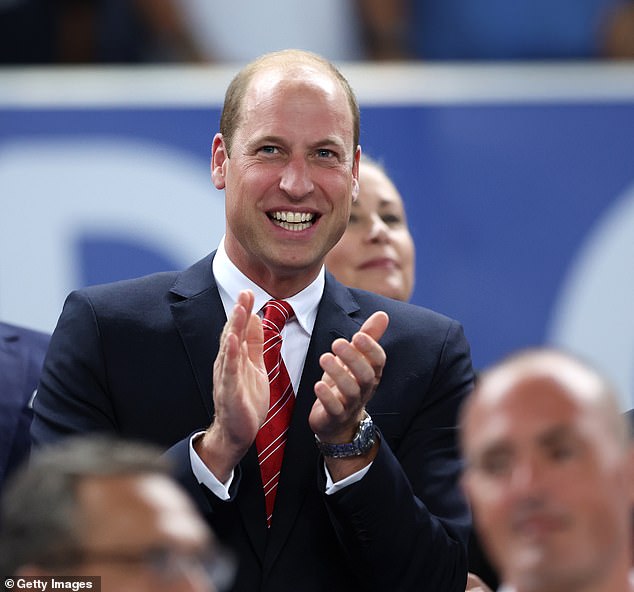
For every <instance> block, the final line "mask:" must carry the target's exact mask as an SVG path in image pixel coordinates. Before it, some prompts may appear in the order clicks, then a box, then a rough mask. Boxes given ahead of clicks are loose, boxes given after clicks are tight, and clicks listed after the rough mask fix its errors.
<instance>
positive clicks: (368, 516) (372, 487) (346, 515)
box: [32, 255, 473, 592]
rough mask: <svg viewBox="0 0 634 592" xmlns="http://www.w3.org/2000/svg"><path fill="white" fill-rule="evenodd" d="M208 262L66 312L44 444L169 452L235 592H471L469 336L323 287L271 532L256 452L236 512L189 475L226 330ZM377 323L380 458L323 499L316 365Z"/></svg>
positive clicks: (333, 285)
mask: <svg viewBox="0 0 634 592" xmlns="http://www.w3.org/2000/svg"><path fill="white" fill-rule="evenodd" d="M212 257H213V255H210V256H208V257H206V258H205V259H203V260H202V261H200V262H198V263H197V264H195V265H194V266H192V267H191V268H189V269H188V270H186V271H184V272H182V273H178V274H177V273H162V274H156V275H153V276H148V277H145V278H140V279H137V280H131V281H126V282H120V283H117V284H111V285H107V286H98V287H92V288H88V289H85V290H81V291H79V292H75V293H73V294H71V295H70V296H69V298H68V300H67V302H66V304H65V307H64V310H63V312H62V315H61V317H60V320H59V323H58V326H57V329H56V330H55V333H54V334H53V338H52V342H51V347H50V350H49V352H50V353H49V355H48V357H47V360H46V364H45V368H44V371H43V374H42V380H41V384H40V387H39V389H38V396H37V399H36V402H35V420H34V423H33V427H32V434H33V437H34V440H35V442H36V443H38V444H42V443H45V442H50V441H52V440H55V439H57V438H59V437H60V436H64V435H66V434H70V433H74V432H89V431H110V432H116V433H118V434H120V435H122V436H126V437H134V438H141V439H144V440H149V441H151V442H155V443H158V444H160V445H162V446H164V447H166V448H167V447H170V446H173V448H172V450H171V452H170V454H171V455H172V456H173V457H174V458H176V459H177V467H178V470H179V476H180V480H181V481H182V482H183V483H184V484H185V486H186V487H187V488H188V490H189V491H190V492H191V493H192V495H193V496H194V498H195V499H196V500H197V502H198V505H199V507H200V508H201V510H202V511H203V513H204V514H205V516H206V517H207V519H208V520H209V522H210V524H211V525H212V527H213V528H214V530H215V531H216V533H217V535H218V536H219V537H220V539H221V540H223V541H224V542H225V543H226V544H227V545H229V546H230V547H232V548H233V549H234V550H235V551H236V552H237V554H238V556H239V558H240V569H239V575H238V581H237V584H236V590H240V591H245V592H247V591H248V592H253V591H255V590H266V591H275V592H280V591H281V592H284V591H286V590H288V591H289V592H290V591H291V590H292V591H296V590H302V592H310V591H313V590H314V591H315V592H317V591H320V592H321V591H326V590H328V591H342V592H343V591H346V592H349V591H350V590H382V591H385V590H400V591H407V590H417V591H419V592H420V591H425V590H428V591H430V592H431V591H433V592H439V591H442V592H454V591H455V592H463V590H464V585H465V581H466V552H465V549H466V540H467V536H468V530H469V523H470V516H469V513H468V510H467V507H466V504H465V502H464V499H463V497H462V495H461V494H460V491H459V487H458V479H459V473H460V461H459V456H458V451H457V444H456V431H457V430H456V423H457V410H458V407H459V405H460V403H461V402H462V400H463V398H464V397H465V396H466V395H467V394H468V393H469V391H470V389H471V386H472V379H473V372H472V368H471V359H470V353H469V347H468V344H467V342H466V340H465V338H464V335H463V332H462V329H461V327H460V325H459V324H458V323H457V322H455V321H452V320H451V319H448V318H447V317H444V316H441V315H439V314H437V313H434V312H432V311H429V310H427V309H423V308H420V307H415V306H412V305H409V304H405V303H401V302H397V301H394V300H390V299H386V298H382V297H379V296H376V295H374V294H371V293H368V292H362V291H358V290H350V289H348V288H346V287H344V286H343V285H342V284H340V283H338V282H337V281H336V280H334V278H333V277H332V276H331V275H330V274H327V276H326V287H325V291H324V295H323V298H322V300H321V303H320V305H319V311H318V315H317V319H316V322H315V327H314V331H313V335H312V338H311V342H310V346H309V350H308V353H307V357H306V362H305V366H304V371H303V375H302V380H301V384H300V387H299V392H298V393H297V402H296V405H295V410H294V414H293V419H292V423H291V426H290V429H289V434H288V442H287V445H286V452H285V457H284V464H283V467H282V474H281V479H280V484H279V489H278V493H277V499H276V509H275V514H274V518H273V525H272V527H271V529H270V531H267V529H266V526H265V518H264V514H265V513H264V497H263V494H262V485H261V481H260V473H259V467H258V464H257V458H256V453H255V448H254V447H252V448H251V450H249V452H248V453H247V455H246V456H245V457H244V459H243V460H242V461H241V463H240V465H239V467H238V468H237V471H236V477H235V479H234V482H233V484H232V487H231V499H230V500H229V501H221V500H219V499H218V498H216V497H215V496H214V495H213V494H211V493H210V492H209V491H208V490H207V489H206V488H204V487H202V486H200V485H199V484H198V483H197V482H196V481H195V478H194V477H193V474H192V472H191V469H190V462H189V456H188V442H187V438H188V435H189V434H191V433H192V432H194V431H196V430H200V429H204V428H206V427H207V426H208V425H209V424H210V422H211V420H212V417H213V399H212V392H213V385H212V366H213V361H214V360H215V358H216V354H217V352H218V343H219V335H220V332H221V330H222V328H223V325H224V323H225V321H226V316H225V313H224V310H223V307H222V303H221V300H220V296H219V294H218V289H217V287H216V284H215V281H214V278H213V274H212V271H211V259H212ZM376 310H385V311H386V312H387V313H388V314H389V316H390V325H389V328H388V330H387V331H386V334H385V335H384V337H383V338H382V340H381V343H382V345H383V347H384V348H385V351H386V352H387V364H386V366H385V369H384V373H383V378H382V380H381V384H380V386H379V388H378V390H377V392H376V394H375V396H374V398H373V399H372V401H371V402H370V403H369V405H368V410H369V412H370V414H371V415H372V417H373V419H374V421H375V423H376V424H377V425H378V426H379V428H380V432H381V445H380V450H379V454H378V456H377V458H376V460H375V461H374V463H373V464H372V467H371V468H370V470H369V472H368V473H367V475H366V476H365V477H364V478H363V479H362V480H361V481H360V482H358V483H356V484H353V485H351V486H348V487H346V488H344V489H343V490H342V491H340V492H337V493H336V494H334V495H332V496H326V495H325V494H324V483H325V481H324V479H325V477H324V473H323V462H322V460H321V459H320V457H319V454H318V451H317V449H316V447H315V443H314V436H313V434H312V432H311V430H310V427H309V425H308V421H307V418H308V415H309V412H310V409H311V407H312V405H313V402H314V400H315V395H314V392H313V385H314V384H315V382H316V381H317V380H318V379H319V378H320V377H321V374H322V371H321V369H320V367H319V364H318V359H319V356H320V355H321V354H322V353H323V352H324V351H327V350H329V349H330V345H331V343H332V341H333V340H334V339H336V338H337V337H339V336H342V337H346V338H350V337H351V336H352V335H353V334H354V333H355V332H356V331H358V329H359V327H360V326H361V324H362V323H363V321H364V320H365V319H367V318H368V316H370V314H371V313H372V312H374V311H376Z"/></svg>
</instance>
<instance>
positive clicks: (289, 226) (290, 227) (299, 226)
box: [276, 220, 311, 232]
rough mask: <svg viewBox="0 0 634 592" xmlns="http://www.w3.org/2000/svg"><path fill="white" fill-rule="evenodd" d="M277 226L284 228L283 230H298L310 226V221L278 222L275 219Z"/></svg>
mask: <svg viewBox="0 0 634 592" xmlns="http://www.w3.org/2000/svg"><path fill="white" fill-rule="evenodd" d="M276 222H277V224H278V226H281V227H282V228H284V230H291V231H293V232H298V231H300V230H306V229H307V228H310V226H311V223H310V222H302V223H300V224H297V223H291V222H280V221H277V220H276Z"/></svg>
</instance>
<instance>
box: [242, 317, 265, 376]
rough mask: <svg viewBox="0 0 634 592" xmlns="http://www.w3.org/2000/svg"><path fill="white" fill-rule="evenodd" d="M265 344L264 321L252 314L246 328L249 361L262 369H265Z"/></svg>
mask: <svg viewBox="0 0 634 592" xmlns="http://www.w3.org/2000/svg"><path fill="white" fill-rule="evenodd" d="M263 343H264V331H263V329H262V320H261V319H260V317H258V315H256V314H254V313H251V315H250V317H249V320H248V322H247V328H246V347H247V355H248V357H249V360H251V362H252V363H253V364H254V365H255V366H257V367H258V368H260V369H262V368H264V357H263V354H262V349H263Z"/></svg>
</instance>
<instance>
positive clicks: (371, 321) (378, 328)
mask: <svg viewBox="0 0 634 592" xmlns="http://www.w3.org/2000/svg"><path fill="white" fill-rule="evenodd" d="M389 323H390V318H389V317H388V316H387V313H385V312H383V311H382V310H377V311H376V312H375V313H373V314H372V315H371V316H370V317H368V318H367V319H366V321H365V322H364V323H363V325H361V329H359V332H361V333H365V334H366V335H369V336H370V337H371V338H372V339H374V340H375V341H378V340H379V339H381V337H383V334H384V333H385V330H386V329H387V326H388V325H389Z"/></svg>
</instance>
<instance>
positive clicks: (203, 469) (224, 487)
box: [189, 432, 349, 501]
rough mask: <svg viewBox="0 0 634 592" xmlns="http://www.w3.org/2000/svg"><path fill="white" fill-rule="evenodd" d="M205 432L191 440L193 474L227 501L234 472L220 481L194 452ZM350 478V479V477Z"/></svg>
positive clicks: (195, 435)
mask: <svg viewBox="0 0 634 592" xmlns="http://www.w3.org/2000/svg"><path fill="white" fill-rule="evenodd" d="M204 433H205V432H198V433H197V434H194V435H193V436H192V437H191V438H190V439H189V461H190V463H191V465H192V473H194V477H196V479H197V481H198V483H199V484H200V485H204V486H205V487H206V488H207V489H209V491H211V493H213V494H214V495H215V496H216V497H219V498H220V499H221V500H223V501H226V500H228V499H229V498H230V497H231V496H230V495H229V487H230V486H231V483H232V481H233V474H234V473H233V470H232V471H231V475H229V478H228V479H227V481H226V482H225V483H222V482H221V481H218V479H217V478H216V476H215V475H214V474H213V473H212V472H211V471H210V470H209V468H208V467H207V465H206V464H205V463H204V462H203V461H202V460H201V458H200V456H198V453H197V452H196V450H194V440H195V439H196V438H198V437H200V436H202V435H203V434H204ZM348 478H349V477H348Z"/></svg>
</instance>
